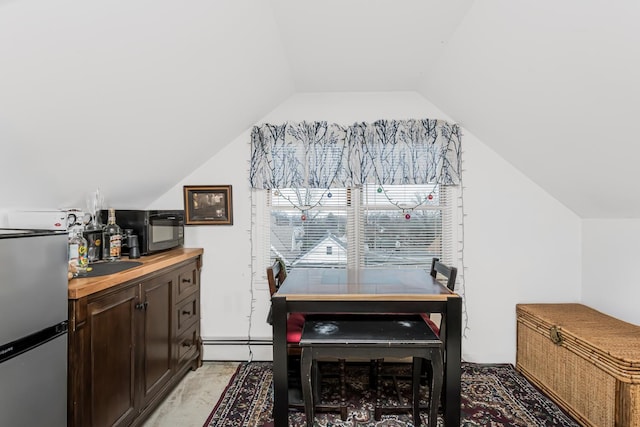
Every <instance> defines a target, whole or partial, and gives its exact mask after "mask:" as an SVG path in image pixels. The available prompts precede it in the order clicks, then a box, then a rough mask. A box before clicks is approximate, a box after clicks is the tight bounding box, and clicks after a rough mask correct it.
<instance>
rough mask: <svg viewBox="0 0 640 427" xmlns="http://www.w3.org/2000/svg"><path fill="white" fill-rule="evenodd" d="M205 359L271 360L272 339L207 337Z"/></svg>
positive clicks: (204, 349) (203, 344) (204, 342)
mask: <svg viewBox="0 0 640 427" xmlns="http://www.w3.org/2000/svg"><path fill="white" fill-rule="evenodd" d="M202 347H203V360H204V361H211V362H213V361H249V360H255V361H270V360H273V341H272V340H271V339H255V338H251V339H247V338H246V337H245V338H207V339H203V340H202Z"/></svg>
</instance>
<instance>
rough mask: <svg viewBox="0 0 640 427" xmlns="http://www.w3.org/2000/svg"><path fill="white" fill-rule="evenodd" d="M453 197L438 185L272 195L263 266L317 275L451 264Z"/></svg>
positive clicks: (284, 191) (288, 191)
mask: <svg viewBox="0 0 640 427" xmlns="http://www.w3.org/2000/svg"><path fill="white" fill-rule="evenodd" d="M452 193H453V191H452V189H450V188H449V187H444V186H440V185H438V184H425V185H385V186H378V185H364V186H363V187H362V188H351V189H330V190H326V189H299V188H297V189H293V188H287V189H278V190H270V191H269V193H268V197H267V200H266V206H265V207H266V208H267V209H266V210H267V211H268V212H269V213H270V214H269V215H268V217H269V221H268V223H266V224H263V226H264V228H262V230H263V231H264V232H265V233H266V232H267V230H268V236H265V240H267V241H268V242H269V255H268V256H266V254H265V258H264V259H269V261H273V260H274V259H275V258H276V257H277V258H281V259H282V260H284V262H285V263H286V265H287V266H288V267H296V266H299V267H315V268H346V267H348V266H349V267H355V266H367V267H374V268H375V267H381V268H382V267H384V268H389V267H390V266H402V267H417V268H429V267H430V265H431V260H432V258H434V257H437V258H440V259H441V260H443V261H444V262H446V263H450V264H452V263H453V261H454V259H453V254H454V252H455V249H454V247H453V246H454V244H453V243H454V241H455V238H454V236H453V232H454V229H453V224H454V223H455V221H454V219H453V215H454V214H455V209H452V207H453V206H452V205H453V203H452V202H453V200H452V199H453V197H452ZM266 217H267V216H266V215H265V216H264V217H263V218H265V219H266Z"/></svg>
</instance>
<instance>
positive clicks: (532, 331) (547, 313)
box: [516, 304, 640, 427]
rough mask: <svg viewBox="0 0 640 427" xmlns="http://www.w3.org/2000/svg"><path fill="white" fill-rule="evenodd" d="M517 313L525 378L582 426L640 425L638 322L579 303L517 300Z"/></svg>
mask: <svg viewBox="0 0 640 427" xmlns="http://www.w3.org/2000/svg"><path fill="white" fill-rule="evenodd" d="M517 318H518V342H517V345H518V353H517V363H516V367H517V369H518V370H519V371H520V372H522V373H523V374H524V375H525V376H526V377H527V378H528V379H529V380H531V381H532V382H534V383H535V384H536V385H537V386H538V387H540V388H541V389H542V390H543V391H545V392H546V393H548V394H549V395H550V396H551V397H552V398H553V399H554V400H556V402H557V403H558V404H559V405H561V406H562V407H563V408H564V409H565V410H567V411H568V412H569V413H571V414H572V415H573V416H574V417H575V418H576V419H577V420H578V421H579V422H580V423H582V424H583V425H586V426H598V427H606V426H615V425H625V426H640V414H639V413H638V412H639V410H640V348H639V347H638V340H639V337H640V327H637V326H634V325H631V324H629V323H625V322H622V321H620V320H617V319H614V318H612V317H610V316H606V315H604V314H603V313H600V312H598V311H596V310H593V309H591V308H589V307H586V306H583V305H579V304H524V305H518V306H517ZM553 328H555V329H556V330H557V331H558V335H559V337H560V339H559V342H557V343H554V342H553V341H552V339H551V336H552V335H553V333H552V329H553ZM616 390H618V392H617V393H616Z"/></svg>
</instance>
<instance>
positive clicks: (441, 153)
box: [249, 119, 462, 189]
mask: <svg viewBox="0 0 640 427" xmlns="http://www.w3.org/2000/svg"><path fill="white" fill-rule="evenodd" d="M461 155H462V151H461V134H460V128H459V126H458V125H456V124H450V123H447V122H445V121H442V120H432V119H412V120H378V121H376V122H373V123H364V122H361V123H354V124H353V125H351V126H343V125H339V124H336V123H327V122H322V121H321V122H286V123H283V124H278V125H274V124H262V125H259V126H254V127H253V129H252V132H251V167H250V172H249V181H250V184H251V187H252V188H262V189H273V188H331V187H333V188H348V187H356V186H361V185H362V184H365V183H368V184H371V183H374V184H380V185H385V184H389V185H391V184H402V185H407V184H441V185H458V184H459V183H460V173H461V163H462V162H461Z"/></svg>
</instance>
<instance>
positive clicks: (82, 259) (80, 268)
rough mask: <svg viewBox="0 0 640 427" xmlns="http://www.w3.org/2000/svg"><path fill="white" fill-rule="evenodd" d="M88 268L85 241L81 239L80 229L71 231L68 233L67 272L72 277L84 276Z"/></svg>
mask: <svg viewBox="0 0 640 427" xmlns="http://www.w3.org/2000/svg"><path fill="white" fill-rule="evenodd" d="M88 266H89V259H88V258H87V239H85V238H84V237H82V230H81V229H72V230H71V231H70V233H69V272H70V273H71V274H72V275H73V277H79V276H86V275H87V267H88Z"/></svg>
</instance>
